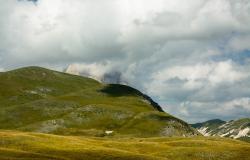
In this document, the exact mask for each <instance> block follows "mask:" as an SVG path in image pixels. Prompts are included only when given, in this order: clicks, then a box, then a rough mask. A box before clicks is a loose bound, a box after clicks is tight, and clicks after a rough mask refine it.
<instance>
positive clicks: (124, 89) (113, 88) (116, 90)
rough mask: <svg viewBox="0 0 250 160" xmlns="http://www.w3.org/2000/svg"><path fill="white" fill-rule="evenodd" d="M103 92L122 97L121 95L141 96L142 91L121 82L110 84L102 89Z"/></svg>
mask: <svg viewBox="0 0 250 160" xmlns="http://www.w3.org/2000/svg"><path fill="white" fill-rule="evenodd" d="M100 91H101V92H102V93H106V94H108V95H109V96H113V97H121V96H140V95H141V94H142V93H141V92H140V91H138V90H136V89H134V88H131V87H129V86H125V85H121V84H109V85H107V86H105V87H104V88H102V89H101V90H100Z"/></svg>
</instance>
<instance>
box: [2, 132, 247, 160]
mask: <svg viewBox="0 0 250 160" xmlns="http://www.w3.org/2000/svg"><path fill="white" fill-rule="evenodd" d="M249 153H250V145H249V143H246V142H241V141H236V140H230V139H225V138H214V137H211V138H204V137H195V138H194V137H192V138H173V137H172V138H147V139H143V138H84V137H74V136H55V135H48V134H38V133H23V132H13V131H0V159H1V160H5V159H6V160H7V159H11V160H19V159H20V160H21V159H37V160H52V159H54V160H69V159H71V160H74V159H76V160H77V159H79V160H80V159H87V160H98V159H99V160H111V159H112V160H249Z"/></svg>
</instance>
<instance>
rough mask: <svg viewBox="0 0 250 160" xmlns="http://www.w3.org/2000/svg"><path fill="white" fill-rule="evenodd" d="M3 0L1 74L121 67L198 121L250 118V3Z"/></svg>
mask: <svg viewBox="0 0 250 160" xmlns="http://www.w3.org/2000/svg"><path fill="white" fill-rule="evenodd" d="M0 2H1V3H0V4H1V5H0V71H6V70H10V69H14V68H18V67H23V66H30V65H39V66H44V67H48V68H52V69H57V70H63V69H65V68H66V67H67V66H68V65H70V64H74V65H75V66H77V67H78V69H79V70H84V71H86V70H87V71H88V72H89V73H88V74H91V75H93V76H96V77H101V76H103V75H105V74H107V73H112V72H116V73H117V72H118V73H121V78H122V79H123V81H125V82H127V83H128V84H129V85H132V86H133V87H136V88H137V89H140V90H141V91H143V92H145V93H147V94H148V95H150V96H152V97H153V99H154V100H155V101H157V102H158V103H160V104H161V105H162V107H163V108H164V110H165V111H167V112H169V113H171V114H173V115H175V116H177V117H179V118H182V119H184V120H186V121H188V122H190V123H192V122H198V121H203V120H208V119H212V118H220V119H224V120H230V119H235V118H241V117H250V1H249V0H188V1H187V0H147V1H146V0H38V1H31V0H30V1H28V0H0Z"/></svg>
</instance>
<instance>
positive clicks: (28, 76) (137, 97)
mask: <svg viewBox="0 0 250 160" xmlns="http://www.w3.org/2000/svg"><path fill="white" fill-rule="evenodd" d="M0 129H8V130H20V131H32V132H41V133H54V134H59V135H88V136H108V135H109V136H138V137H151V136H193V135H197V132H196V131H195V130H194V129H193V128H191V127H190V126H189V125H188V124H187V123H185V122H183V121H182V120H179V119H177V118H175V117H173V116H171V115H169V114H167V113H165V112H163V111H162V109H161V107H160V106H159V105H158V104H157V103H155V102H154V101H153V100H152V99H151V98H149V97H148V96H146V95H144V94H142V93H141V92H139V91H138V90H136V89H133V88H131V87H129V86H124V85H116V84H110V85H105V84H101V83H99V82H97V81H95V80H93V79H90V78H85V77H80V76H74V75H70V74H65V73H61V72H56V71H52V70H48V69H44V68H40V67H27V68H21V69H17V70H13V71H9V72H4V73H2V74H0Z"/></svg>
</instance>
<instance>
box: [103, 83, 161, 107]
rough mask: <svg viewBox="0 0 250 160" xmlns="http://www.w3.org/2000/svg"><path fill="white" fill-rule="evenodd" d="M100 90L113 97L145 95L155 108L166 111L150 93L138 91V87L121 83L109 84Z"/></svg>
mask: <svg viewBox="0 0 250 160" xmlns="http://www.w3.org/2000/svg"><path fill="white" fill-rule="evenodd" d="M100 92H102V93H105V94H108V95H109V96H113V97H121V96H140V97H143V98H144V99H145V100H147V101H148V102H149V103H150V104H151V105H152V106H153V107H154V108H155V109H157V110H158V111H160V112H164V111H163V109H162V108H161V106H160V105H159V104H158V103H156V102H155V101H153V100H152V99H151V98H150V97H149V96H148V95H145V94H143V93H141V92H140V91H138V90H137V89H134V88H132V87H129V86H126V85H121V84H109V85H107V86H105V87H104V88H102V89H101V90H100Z"/></svg>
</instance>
